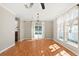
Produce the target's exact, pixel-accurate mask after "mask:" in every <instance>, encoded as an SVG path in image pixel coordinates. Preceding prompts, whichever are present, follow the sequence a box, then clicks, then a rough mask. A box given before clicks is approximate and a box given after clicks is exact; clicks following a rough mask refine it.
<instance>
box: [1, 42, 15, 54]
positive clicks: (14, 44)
mask: <svg viewBox="0 0 79 59" xmlns="http://www.w3.org/2000/svg"><path fill="white" fill-rule="evenodd" d="M14 45H15V43H14V44H12V45H10V46H9V47H7V48H5V49H3V50H1V51H0V53H2V52H4V51H6V50H8V49H9V48H11V47H13V46H14Z"/></svg>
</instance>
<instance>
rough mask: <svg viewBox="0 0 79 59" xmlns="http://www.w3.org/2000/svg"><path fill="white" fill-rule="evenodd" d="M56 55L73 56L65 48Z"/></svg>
mask: <svg viewBox="0 0 79 59" xmlns="http://www.w3.org/2000/svg"><path fill="white" fill-rule="evenodd" d="M55 56H71V55H70V54H68V53H67V52H66V51H65V50H62V51H61V52H59V53H57V54H56V55H55Z"/></svg>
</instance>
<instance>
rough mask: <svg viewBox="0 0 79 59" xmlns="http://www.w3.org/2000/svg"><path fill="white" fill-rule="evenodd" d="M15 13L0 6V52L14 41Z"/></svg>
mask: <svg viewBox="0 0 79 59" xmlns="http://www.w3.org/2000/svg"><path fill="white" fill-rule="evenodd" d="M14 31H15V15H14V14H12V13H10V12H9V11H8V10H6V9H4V8H3V7H1V6H0V52H2V50H4V49H6V48H8V47H10V46H11V45H13V44H14V43H15V35H14V34H15V33H14Z"/></svg>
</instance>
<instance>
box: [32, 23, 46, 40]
mask: <svg viewBox="0 0 79 59" xmlns="http://www.w3.org/2000/svg"><path fill="white" fill-rule="evenodd" d="M43 38H44V22H39V21H37V22H33V23H32V39H43Z"/></svg>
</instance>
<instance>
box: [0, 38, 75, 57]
mask: <svg viewBox="0 0 79 59" xmlns="http://www.w3.org/2000/svg"><path fill="white" fill-rule="evenodd" d="M0 55H1V56H63V55H68V56H75V54H74V53H73V52H71V51H69V50H68V49H66V48H65V47H63V46H62V45H60V44H58V43H57V42H55V41H53V40H50V39H40V40H24V41H22V42H17V43H16V45H15V46H13V47H12V48H10V49H8V50H7V51H5V52H3V53H1V54H0Z"/></svg>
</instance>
